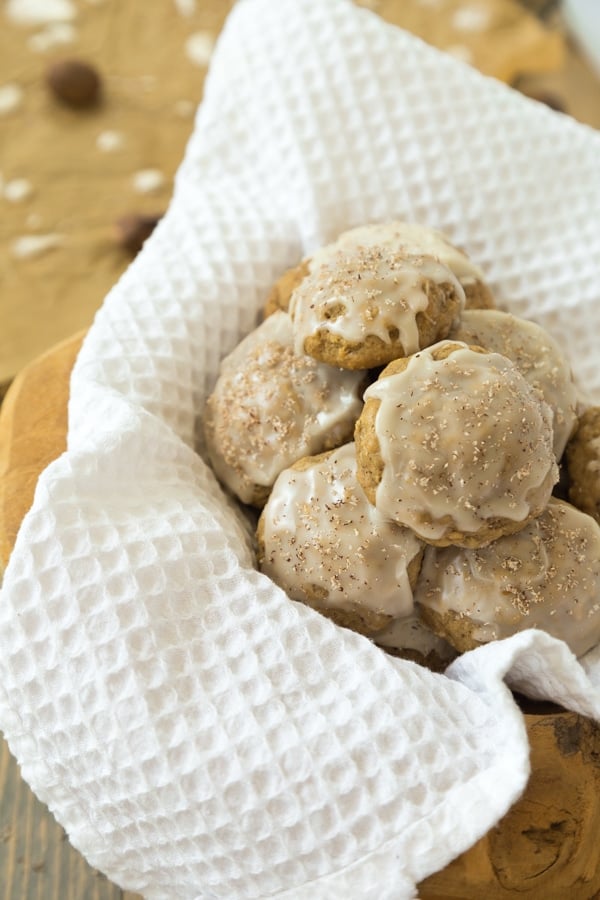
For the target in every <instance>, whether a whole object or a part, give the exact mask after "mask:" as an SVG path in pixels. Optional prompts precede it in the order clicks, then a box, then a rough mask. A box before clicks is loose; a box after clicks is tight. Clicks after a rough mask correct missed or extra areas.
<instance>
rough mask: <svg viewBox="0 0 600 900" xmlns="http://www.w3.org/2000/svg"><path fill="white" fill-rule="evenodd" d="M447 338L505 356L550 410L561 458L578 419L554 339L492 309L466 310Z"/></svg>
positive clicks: (568, 374) (568, 376) (571, 384)
mask: <svg viewBox="0 0 600 900" xmlns="http://www.w3.org/2000/svg"><path fill="white" fill-rule="evenodd" d="M448 338H449V339H455V340H458V341H464V342H465V343H466V344H478V345H479V346H481V347H485V349H486V350H493V351H494V352H495V353H501V354H502V355H503V356H507V357H508V358H509V359H510V360H512V362H514V363H515V365H516V366H517V368H518V370H519V372H521V374H522V375H523V377H524V378H525V380H526V381H527V382H528V383H529V384H531V385H532V387H534V388H536V389H537V390H539V391H540V392H541V394H542V396H543V398H544V400H545V401H546V403H547V404H548V405H549V406H550V408H551V410H552V413H553V429H554V453H555V456H556V458H557V459H560V457H561V456H562V453H563V451H564V449H565V446H566V444H567V441H568V440H569V437H570V436H571V434H572V432H573V429H574V427H575V425H576V422H577V389H576V386H575V384H574V382H573V378H572V375H571V369H570V367H569V364H568V363H567V360H566V359H565V357H564V355H563V353H562V351H561V349H560V347H559V346H558V344H557V342H556V341H555V340H554V338H553V337H551V336H550V335H549V334H548V332H547V331H545V330H544V329H543V328H542V327H541V326H540V325H537V324H536V323H535V322H530V321H528V320H526V319H519V318H517V317H516V316H513V315H511V314H510V313H506V312H500V311H499V310H491V309H486V310H483V309H473V310H465V312H464V313H463V315H462V318H461V321H460V322H459V323H458V324H457V325H456V326H455V327H454V328H453V329H452V330H451V332H450V334H449V335H448Z"/></svg>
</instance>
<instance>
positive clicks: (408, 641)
mask: <svg viewBox="0 0 600 900" xmlns="http://www.w3.org/2000/svg"><path fill="white" fill-rule="evenodd" d="M417 584H418V582H417ZM371 640H372V641H373V642H374V643H375V644H377V645H378V646H379V647H384V648H385V647H387V648H388V649H390V650H416V651H417V652H418V653H420V654H421V655H422V656H428V655H429V654H430V653H434V654H435V655H436V656H437V657H438V658H439V659H440V660H442V661H446V662H448V663H449V662H451V661H452V660H453V659H454V658H455V657H456V650H454V648H453V647H452V646H451V645H450V644H449V643H448V641H445V640H444V639H443V638H441V637H438V636H437V634H434V633H433V631H431V629H430V628H428V627H427V625H425V623H424V622H423V621H422V620H421V619H420V618H419V614H418V612H412V613H411V614H410V615H408V616H403V617H402V618H400V619H394V620H393V621H392V622H390V624H389V625H388V626H387V627H386V628H382V630H381V631H378V632H377V633H376V634H374V635H372V636H371Z"/></svg>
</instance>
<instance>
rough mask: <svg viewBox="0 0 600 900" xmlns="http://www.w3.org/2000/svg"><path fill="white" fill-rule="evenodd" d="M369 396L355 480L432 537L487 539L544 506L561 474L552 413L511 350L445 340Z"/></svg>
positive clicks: (396, 367) (387, 512)
mask: <svg viewBox="0 0 600 900" xmlns="http://www.w3.org/2000/svg"><path fill="white" fill-rule="evenodd" d="M365 401H366V402H365V407H364V409H363V411H362V413H361V416H360V418H359V420H358V422H357V423H356V429H355V440H356V453H357V460H358V468H357V473H358V478H359V481H360V483H361V485H362V487H363V489H364V491H365V493H366V495H367V497H368V499H369V500H370V502H371V503H373V504H375V505H376V506H377V508H378V509H379V511H380V512H381V513H382V514H383V515H384V516H387V517H389V518H390V519H391V520H392V521H395V522H398V524H400V525H405V526H407V527H409V528H412V529H413V530H414V531H415V532H416V533H417V534H418V535H419V536H420V537H421V538H422V539H423V540H424V541H426V542H427V543H430V544H435V545H438V546H442V547H443V546H447V545H449V544H458V545H460V546H467V547H478V546H482V545H484V544H487V543H489V542H490V541H493V540H495V539H496V538H498V537H500V536H501V535H503V534H507V533H510V532H513V531H518V530H519V529H521V528H523V527H524V526H525V525H526V524H527V522H528V521H529V519H531V518H532V517H533V516H536V515H539V514H540V512H541V511H542V510H543V509H544V507H545V506H546V504H547V502H548V499H549V498H550V495H551V493H552V486H553V484H554V483H555V481H556V480H557V479H558V468H557V465H556V461H555V459H554V453H553V451H552V412H551V410H550V408H549V407H548V405H547V404H546V403H545V402H544V401H543V400H541V399H540V397H539V395H538V393H537V392H535V391H534V390H533V388H531V387H530V385H529V384H527V382H526V381H525V379H524V378H523V376H522V375H521V373H520V372H519V371H518V369H517V367H516V366H515V365H514V363H512V362H511V361H510V360H509V359H507V358H506V357H504V356H501V355H500V354H499V353H489V352H487V351H485V350H483V349H482V348H481V347H469V346H467V345H466V344H464V343H459V342H453V341H441V342H440V343H438V344H435V345H434V346H432V347H428V348H427V349H425V350H421V351H420V352H419V353H416V354H414V355H413V356H411V357H410V358H408V359H399V360H396V361H395V362H393V363H390V365H389V366H387V367H386V368H385V369H384V370H383V372H382V373H381V375H380V376H379V379H378V380H377V381H376V382H375V383H374V384H372V385H371V386H370V387H369V388H367V390H366V391H365Z"/></svg>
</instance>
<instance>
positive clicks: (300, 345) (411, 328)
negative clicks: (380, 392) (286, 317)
mask: <svg viewBox="0 0 600 900" xmlns="http://www.w3.org/2000/svg"><path fill="white" fill-rule="evenodd" d="M344 240H345V238H344V236H342V238H341V244H340V246H337V242H336V245H334V246H333V247H329V248H326V249H325V250H324V251H321V252H319V253H317V254H315V256H313V258H312V260H311V263H310V272H309V274H308V275H307V276H306V278H304V279H303V281H302V282H301V283H300V285H299V286H298V287H297V288H296V289H295V291H294V292H293V294H292V299H291V303H290V313H291V315H292V318H293V322H294V341H295V348H296V352H297V353H302V352H303V350H304V343H305V341H306V338H308V337H310V336H311V335H314V334H316V333H317V332H319V331H321V332H329V333H331V334H335V335H339V336H340V337H341V338H343V339H344V341H346V342H348V343H349V344H354V345H356V344H360V343H361V342H362V341H364V340H365V338H367V337H368V336H370V335H373V336H376V337H378V338H380V339H381V340H382V341H383V342H384V343H391V339H390V336H389V330H390V329H391V328H396V329H397V330H398V335H399V340H400V341H401V342H402V346H403V348H404V351H405V353H407V354H408V353H414V352H415V351H416V350H418V349H419V346H420V344H419V332H418V328H417V321H416V317H417V313H419V312H423V310H425V309H426V308H427V306H428V304H429V300H428V297H427V294H426V293H425V290H424V287H425V282H426V280H429V281H432V282H435V283H436V284H444V283H449V284H452V285H453V286H454V289H455V291H456V293H457V294H458V295H459V297H460V300H461V302H462V303H464V292H463V289H462V287H461V285H460V283H459V282H458V280H457V278H456V277H455V275H454V274H453V273H452V272H451V271H450V269H449V268H448V267H447V266H445V265H443V264H442V263H440V262H439V261H438V260H437V259H436V258H434V257H433V256H427V255H420V256H417V255H410V254H408V253H407V252H406V251H405V250H403V249H401V250H395V249H393V248H391V247H387V246H383V245H381V244H379V243H377V242H375V241H370V240H369V243H361V244H357V245H356V246H355V245H352V246H350V247H348V248H346V247H345V246H344ZM340 304H342V306H343V311H341V312H339V313H338V310H337V309H336V308H338V309H339V307H340ZM329 315H331V316H332V317H331V318H328V316H329Z"/></svg>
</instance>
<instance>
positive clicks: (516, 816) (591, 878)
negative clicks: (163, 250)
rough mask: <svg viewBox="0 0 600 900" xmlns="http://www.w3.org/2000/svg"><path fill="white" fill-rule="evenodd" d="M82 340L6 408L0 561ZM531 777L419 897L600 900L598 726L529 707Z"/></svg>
mask: <svg viewBox="0 0 600 900" xmlns="http://www.w3.org/2000/svg"><path fill="white" fill-rule="evenodd" d="M82 339H83V334H79V335H76V336H74V337H73V338H70V339H69V340H67V341H64V342H63V343H61V344H58V345H57V346H56V347H54V348H53V349H51V350H50V351H49V352H47V353H46V354H45V355H44V356H41V357H40V358H39V359H37V360H36V361H35V362H33V363H32V364H31V365H29V366H28V367H27V368H26V369H25V370H24V371H23V372H21V374H20V375H19V376H18V377H17V378H16V379H15V381H14V382H13V384H12V386H11V387H10V389H9V391H8V393H7V396H6V399H5V401H4V404H3V406H2V408H1V410H0V565H6V562H7V560H8V557H9V556H10V553H11V551H12V548H13V546H14V541H15V538H16V534H17V531H18V528H19V525H20V523H21V520H22V518H23V516H24V515H25V513H26V512H27V510H28V509H29V507H30V505H31V501H32V499H33V491H34V488H35V484H36V481H37V478H38V475H39V473H40V472H41V471H42V469H43V468H44V467H45V466H46V465H47V464H48V463H49V462H51V461H52V460H53V459H55V458H56V457H57V456H58V455H59V454H60V453H61V452H62V451H63V450H64V449H65V446H66V440H65V436H66V428H67V398H68V393H69V376H70V372H71V368H72V366H73V363H74V361H75V358H76V356H77V353H78V351H79V347H80V346H81V341H82ZM522 706H523V709H524V715H525V721H526V724H527V733H528V736H529V741H530V745H531V762H532V776H531V778H530V781H529V784H528V786H527V788H526V790H525V793H524V794H523V796H522V797H521V799H520V800H519V801H518V802H517V803H516V804H515V805H514V806H513V807H512V809H511V810H510V811H509V812H508V814H507V815H506V816H505V817H504V818H503V819H502V821H501V822H500V823H499V824H498V825H497V826H496V827H495V828H492V830H491V831H490V832H488V834H487V835H486V836H485V837H484V838H482V839H481V840H480V841H478V842H477V843H476V844H475V845H474V846H473V847H472V848H471V849H470V850H468V851H467V852H466V853H463V854H462V856H460V857H458V859H456V860H454V862H452V863H451V864H450V865H449V866H447V867H446V868H445V869H443V870H442V871H441V872H437V873H436V874H435V875H432V876H431V877H430V878H427V879H426V880H425V881H424V882H422V883H421V885H420V886H419V896H420V897H421V900H501V898H507V897H513V898H516V897H518V898H522V900H534V898H535V900H563V898H568V900H600V841H599V840H598V835H599V834H600V726H598V725H597V724H596V723H595V722H593V721H591V720H589V719H586V718H584V717H583V716H579V715H576V714H575V713H572V712H567V711H565V710H563V709H560V708H559V707H556V706H553V705H552V704H537V705H536V704H532V703H528V702H527V701H523V703H522Z"/></svg>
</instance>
